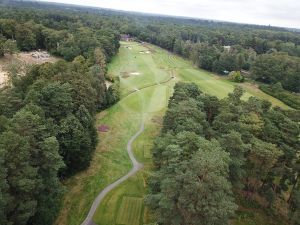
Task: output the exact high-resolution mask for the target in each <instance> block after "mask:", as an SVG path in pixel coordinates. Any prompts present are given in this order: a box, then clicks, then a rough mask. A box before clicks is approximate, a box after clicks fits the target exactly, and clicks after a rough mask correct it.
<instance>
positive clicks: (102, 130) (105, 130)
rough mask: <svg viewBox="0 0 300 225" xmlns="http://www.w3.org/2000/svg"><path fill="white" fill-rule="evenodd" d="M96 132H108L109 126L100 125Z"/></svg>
mask: <svg viewBox="0 0 300 225" xmlns="http://www.w3.org/2000/svg"><path fill="white" fill-rule="evenodd" d="M98 131H99V132H108V131H109V126H107V125H104V124H102V125H100V126H99V127H98Z"/></svg>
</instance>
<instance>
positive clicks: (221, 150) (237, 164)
mask: <svg viewBox="0 0 300 225" xmlns="http://www.w3.org/2000/svg"><path fill="white" fill-rule="evenodd" d="M243 93H244V92H243V90H242V89H241V88H240V87H237V88H235V89H234V91H233V92H232V93H230V94H229V95H228V97H227V98H224V99H222V100H218V99H216V98H213V97H211V96H208V95H205V94H203V93H202V92H201V91H200V90H199V89H198V87H197V86H196V85H195V84H185V83H178V84H176V86H175V90H174V94H173V96H172V97H171V99H170V102H169V106H168V110H167V112H166V115H165V117H164V123H163V129H162V133H161V134H160V136H159V137H158V138H157V140H156V142H155V146H154V148H153V157H154V158H153V159H154V163H155V166H156V172H155V173H154V175H153V176H152V178H151V180H150V184H149V186H150V189H151V194H150V195H149V196H148V197H147V199H146V202H147V204H148V206H149V207H151V208H152V209H153V211H154V213H155V215H156V218H157V220H158V222H159V223H162V224H226V223H228V221H229V218H232V216H233V215H234V211H235V210H236V209H237V208H236V206H235V204H234V200H233V194H232V192H231V189H232V188H234V190H235V195H242V197H243V198H245V199H246V200H249V201H254V202H255V201H256V200H257V198H254V196H259V198H260V199H262V200H263V201H264V202H265V203H264V204H263V205H261V204H262V202H259V203H257V204H258V205H259V206H260V207H262V208H265V210H270V208H271V209H273V210H274V212H275V215H276V214H277V216H279V213H280V212H279V211H276V207H275V202H276V201H277V200H279V199H284V201H285V203H284V204H282V207H285V208H286V210H288V209H289V210H290V213H289V216H290V218H291V220H293V222H292V224H297V222H296V220H297V219H296V218H298V216H299V208H298V207H299V204H298V203H299V201H298V200H299V199H298V197H299V196H298V191H297V190H298V183H299V182H298V173H299V171H298V169H299V158H298V157H299V147H300V142H299V131H300V129H299V124H298V122H297V121H296V120H293V117H292V116H290V117H289V116H287V115H288V114H289V113H288V112H285V111H283V110H281V109H279V108H271V107H270V106H271V104H270V103H269V102H267V101H264V100H259V99H257V98H254V97H250V98H249V99H248V100H247V101H243V100H242V99H241V97H242V95H243ZM187 115H188V116H187ZM231 185H232V186H231ZM290 186H292V188H291V187H290ZM212 190H213V191H212ZM287 193H288V195H289V196H290V197H288V198H286V194H287ZM220 196H222V197H220ZM206 210H207V211H206ZM285 216H288V215H285ZM275 217H276V216H275Z"/></svg>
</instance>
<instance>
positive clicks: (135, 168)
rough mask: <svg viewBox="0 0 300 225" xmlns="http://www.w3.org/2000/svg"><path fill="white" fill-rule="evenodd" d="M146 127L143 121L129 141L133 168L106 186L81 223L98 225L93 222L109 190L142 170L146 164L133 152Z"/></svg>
mask: <svg viewBox="0 0 300 225" xmlns="http://www.w3.org/2000/svg"><path fill="white" fill-rule="evenodd" d="M144 129H145V126H144V122H142V124H141V127H140V130H139V131H138V132H137V133H136V134H135V135H133V136H132V137H131V139H130V140H129V141H128V143H127V152H128V155H129V157H130V160H131V162H132V164H133V168H132V169H131V170H130V171H129V172H128V173H127V174H126V175H124V176H123V177H121V178H119V179H118V180H116V181H115V182H114V183H112V184H110V185H108V186H107V187H106V188H104V189H103V190H102V191H101V192H100V193H99V195H98V196H97V198H96V199H95V200H94V202H93V205H92V206H91V209H90V211H89V213H88V215H87V217H86V218H85V220H84V221H83V222H82V224H81V225H96V224H95V223H94V222H93V219H92V218H93V216H94V214H95V212H96V210H97V208H98V206H99V205H100V203H101V201H102V200H103V199H104V197H105V196H106V195H107V194H108V192H110V191H111V190H112V189H114V188H115V187H117V186H119V185H120V184H121V183H123V182H124V181H126V180H127V179H128V178H130V177H131V176H133V175H134V174H136V173H137V172H138V171H139V170H141V169H142V168H143V167H144V165H143V164H141V163H139V162H138V161H137V160H136V158H135V157H134V154H133V152H132V143H133V142H134V140H135V139H136V138H137V137H138V136H139V135H140V134H141V133H143V131H144Z"/></svg>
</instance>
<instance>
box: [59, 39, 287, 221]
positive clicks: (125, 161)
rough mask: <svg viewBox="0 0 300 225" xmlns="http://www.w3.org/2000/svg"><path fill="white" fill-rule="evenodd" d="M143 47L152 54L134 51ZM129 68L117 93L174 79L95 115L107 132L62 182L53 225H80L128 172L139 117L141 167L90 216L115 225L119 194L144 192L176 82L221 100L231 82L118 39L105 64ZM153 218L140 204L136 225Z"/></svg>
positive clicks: (112, 71) (116, 70)
mask: <svg viewBox="0 0 300 225" xmlns="http://www.w3.org/2000/svg"><path fill="white" fill-rule="evenodd" d="M129 47H130V48H129ZM149 49H150V50H149ZM148 50H149V51H150V52H151V54H140V53H139V52H140V51H144V52H145V51H148ZM134 72H139V73H140V74H139V75H138V76H134V75H133V76H129V77H128V78H126V79H124V78H121V79H120V81H121V83H120V85H121V93H122V94H126V93H128V92H129V91H132V90H133V89H141V88H143V87H145V86H147V85H153V84H157V83H160V82H162V81H165V80H167V79H169V78H170V76H171V75H172V74H173V75H175V76H176V79H172V80H170V81H169V82H168V83H165V84H160V85H156V86H151V87H148V88H145V89H141V90H139V91H136V92H134V93H132V94H130V95H128V96H127V97H124V98H122V99H121V101H119V102H118V103H117V104H116V105H114V106H112V107H111V108H109V109H107V110H105V111H103V112H101V113H99V114H98V115H97V118H96V120H97V127H98V126H100V125H102V124H105V125H107V126H109V128H110V129H109V131H108V132H104V133H99V144H98V147H97V149H96V150H95V153H94V155H93V160H92V162H91V165H90V167H89V168H88V169H87V170H85V171H83V172H81V173H79V174H77V175H75V176H73V177H72V178H70V179H68V180H67V181H66V182H65V185H66V188H67V191H66V194H65V197H64V204H63V208H62V210H61V213H60V215H59V217H58V219H57V221H56V225H80V224H81V222H82V221H83V220H84V218H85V216H86V215H87V213H88V211H89V209H90V206H91V204H92V202H93V200H94V199H95V197H96V196H97V194H98V193H99V192H100V191H101V190H102V189H103V188H104V187H106V186H107V185H109V184H110V183H112V182H113V181H115V180H117V179H118V178H120V177H122V176H123V175H125V174H126V173H127V172H128V171H129V170H130V168H131V166H132V165H131V161H130V159H129V156H128V155H127V151H126V145H127V142H128V140H129V139H130V137H131V136H132V135H133V134H135V133H136V131H137V130H138V129H139V127H140V124H141V121H142V119H144V120H145V131H144V132H143V133H142V134H141V135H140V136H139V137H138V138H137V139H136V140H135V142H134V143H133V152H134V154H135V156H136V158H137V159H138V161H140V162H142V163H143V164H144V165H145V167H144V169H143V170H142V171H140V172H138V173H137V174H136V175H135V176H133V177H131V178H130V179H128V180H127V181H125V182H124V183H122V184H121V185H120V186H118V187H117V188H115V189H114V190H112V191H111V192H110V193H109V194H108V195H107V196H106V197H105V198H104V199H103V201H102V203H101V204H100V206H99V207H98V209H97V211H96V213H95V215H94V217H93V220H94V222H95V223H97V224H98V225H118V224H117V221H116V220H117V218H118V215H119V212H120V207H121V206H122V201H123V198H124V197H126V196H127V197H128V196H130V197H135V198H143V197H144V196H145V195H146V194H147V179H148V177H149V174H150V173H151V169H152V160H151V146H152V145H153V141H154V139H155V137H156V136H157V135H158V134H159V132H160V128H161V121H162V117H163V115H164V112H165V110H166V108H167V104H168V99H169V97H170V96H171V94H172V90H173V86H174V85H175V83H176V82H177V81H178V80H181V81H187V82H188V81H192V82H195V83H197V84H198V85H199V86H200V88H201V90H203V91H204V92H206V93H208V94H212V95H216V96H218V97H220V98H223V97H226V95H227V94H228V93H229V92H230V91H232V90H233V88H234V85H236V84H234V83H231V82H229V81H224V80H222V79H218V77H216V76H215V75H213V74H211V73H209V72H206V71H203V70H198V69H195V68H193V66H192V65H191V64H190V63H189V62H188V61H186V60H184V59H182V58H180V57H178V56H176V55H172V54H170V53H168V52H167V51H164V50H162V49H160V48H158V47H156V46H153V45H148V44H146V45H140V44H138V43H134V42H122V43H121V48H120V51H119V54H118V56H116V57H114V59H113V60H112V62H111V63H110V64H109V66H108V74H109V75H110V76H117V77H120V76H121V75H122V74H124V73H134ZM251 95H255V96H258V97H263V98H267V97H268V98H269V97H270V96H268V95H261V93H259V92H251V91H250V89H249V90H247V95H246V97H249V96H251ZM270 99H271V100H272V103H273V104H274V105H279V103H280V101H279V102H278V101H275V100H274V99H272V98H270ZM280 104H281V103H280ZM283 106H284V104H283ZM124 204H125V203H124ZM142 205H143V204H142ZM152 221H153V218H152V217H151V214H150V213H149V210H147V208H145V207H144V205H143V206H142V208H141V218H140V220H139V223H138V225H142V224H147V223H151V222H152ZM130 225H133V224H130Z"/></svg>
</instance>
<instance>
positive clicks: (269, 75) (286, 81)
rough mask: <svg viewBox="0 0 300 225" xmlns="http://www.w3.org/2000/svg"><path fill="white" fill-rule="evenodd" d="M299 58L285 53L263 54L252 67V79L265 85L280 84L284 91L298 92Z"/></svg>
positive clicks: (299, 82)
mask: <svg viewBox="0 0 300 225" xmlns="http://www.w3.org/2000/svg"><path fill="white" fill-rule="evenodd" d="M299 66H300V58H299V57H294V56H289V55H288V54H286V53H273V54H264V55H260V56H259V57H257V59H256V60H255V62H254V63H253V65H252V68H251V73H252V76H253V78H254V79H256V80H259V81H262V82H264V83H267V84H276V83H278V82H280V83H281V84H282V87H283V88H284V89H285V90H288V91H291V92H296V93H299V92H300V72H299V71H300V70H299V68H300V67H299Z"/></svg>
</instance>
